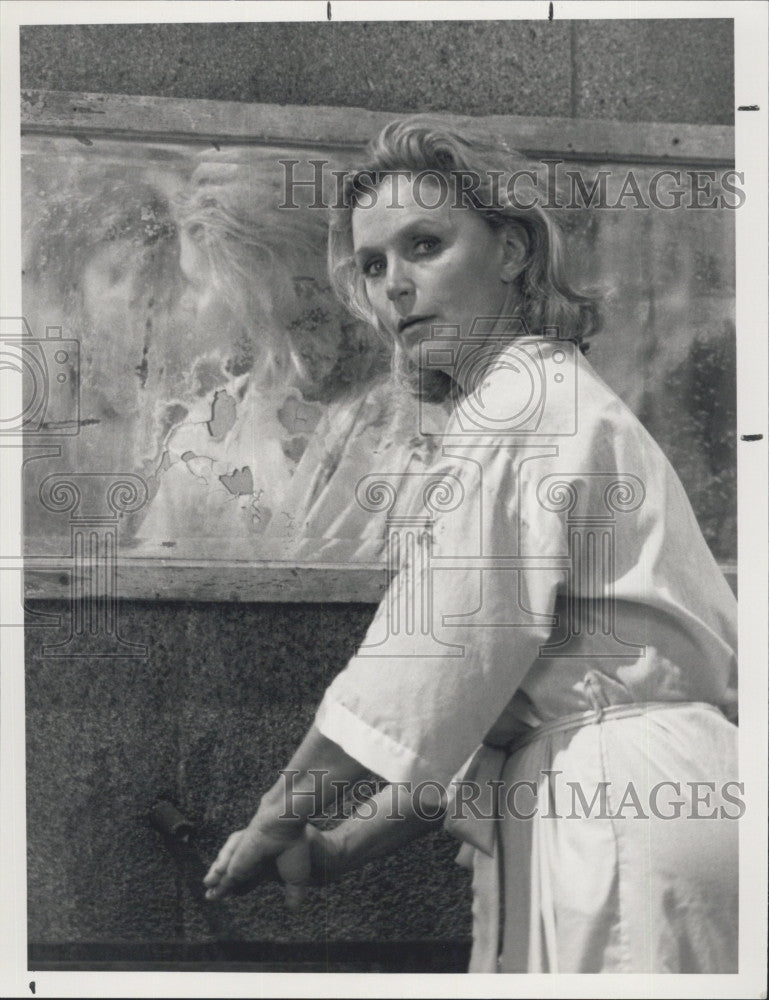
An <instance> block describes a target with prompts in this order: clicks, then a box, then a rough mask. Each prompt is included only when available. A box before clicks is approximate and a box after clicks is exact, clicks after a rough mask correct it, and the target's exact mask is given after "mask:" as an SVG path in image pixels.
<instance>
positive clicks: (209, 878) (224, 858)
mask: <svg viewBox="0 0 769 1000" xmlns="http://www.w3.org/2000/svg"><path fill="white" fill-rule="evenodd" d="M298 835H299V836H300V835H301V834H299V833H298V831H296V830H295V829H292V830H291V831H290V832H283V831H280V833H279V834H278V835H277V836H276V834H275V833H273V832H268V831H265V830H264V829H263V828H262V826H261V825H260V824H259V823H257V822H255V821H253V820H252V822H251V823H250V824H249V826H248V827H246V829H245V830H237V831H236V832H235V833H233V834H231V836H230V837H228V838H227V841H226V842H225V844H224V847H222V849H221V851H219V854H218V856H217V858H216V861H214V863H213V864H212V865H211V868H210V869H209V871H208V873H207V874H206V876H205V878H204V879H203V883H204V885H205V886H206V887H207V891H206V899H208V900H218V899H223V898H224V897H225V896H229V895H240V894H242V893H244V892H248V891H249V890H250V889H253V888H254V886H257V885H262V884H263V883H265V882H275V881H278V879H279V878H280V876H279V874H278V870H277V867H276V864H275V857H276V855H278V854H280V853H281V852H282V851H283V850H285V849H286V848H287V847H290V846H291V845H292V844H293V843H294V842H295V841H296V838H297V836H298Z"/></svg>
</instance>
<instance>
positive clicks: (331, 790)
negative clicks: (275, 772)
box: [203, 725, 367, 900]
mask: <svg viewBox="0 0 769 1000" xmlns="http://www.w3.org/2000/svg"><path fill="white" fill-rule="evenodd" d="M366 773H367V772H366V769H365V768H364V767H363V765H362V764H360V763H359V762H358V761H357V760H355V759H354V758H353V757H350V755H349V754H347V753H345V751H344V750H343V749H342V748H341V747H340V746H339V745H338V744H337V743H334V742H332V741H331V740H329V739H327V738H326V737H325V736H323V735H322V734H321V733H320V731H319V730H318V729H317V728H316V726H315V725H313V726H311V727H310V730H309V732H308V733H307V735H306V736H305V738H304V740H303V741H302V744H301V746H300V747H299V749H298V750H297V751H296V753H295V754H294V756H293V757H292V758H291V760H290V761H289V764H288V767H287V768H285V770H284V771H283V772H282V774H281V777H280V778H279V779H278V780H277V781H276V782H275V784H274V785H273V786H272V788H270V790H269V791H268V792H266V794H265V795H263V796H262V799H261V801H260V803H259V808H258V809H257V811H256V813H255V815H254V817H253V819H252V820H251V822H250V823H249V824H248V826H247V827H246V828H245V829H244V830H238V831H236V832H235V833H233V834H232V835H231V836H230V837H229V839H228V840H227V842H226V843H225V845H224V847H223V848H222V849H221V851H220V852H219V855H218V857H217V859H216V861H215V862H214V863H213V865H211V868H210V869H209V871H208V874H207V875H206V877H205V879H204V880H203V882H204V884H205V885H206V886H207V892H206V898H207V899H210V900H215V899H222V898H223V897H224V896H227V895H230V894H232V893H234V892H238V891H243V889H245V888H247V887H250V886H252V885H257V884H259V882H263V881H265V880H268V879H270V878H272V877H274V871H275V868H274V863H273V861H274V859H275V858H276V857H277V856H278V855H279V854H282V853H283V852H284V851H286V850H287V849H288V848H289V847H291V846H292V845H294V844H295V843H296V841H297V840H298V839H299V838H301V836H302V831H303V830H304V827H305V824H306V823H307V818H308V817H309V816H311V815H312V814H313V813H315V812H320V811H321V810H322V808H323V806H325V805H326V804H327V803H328V802H330V801H331V799H332V798H333V796H334V794H335V791H336V790H337V789H338V788H339V785H337V786H336V789H335V787H334V785H332V784H331V782H344V783H352V782H354V781H357V780H359V779H360V778H362V777H363V776H364V775H365V774H366Z"/></svg>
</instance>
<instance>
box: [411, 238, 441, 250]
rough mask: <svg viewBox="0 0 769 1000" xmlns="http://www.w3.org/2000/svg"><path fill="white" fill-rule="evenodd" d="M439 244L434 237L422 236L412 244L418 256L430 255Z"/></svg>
mask: <svg viewBox="0 0 769 1000" xmlns="http://www.w3.org/2000/svg"><path fill="white" fill-rule="evenodd" d="M440 242H441V241H440V240H438V239H436V238H435V237H434V236H424V237H422V238H421V239H419V240H417V241H416V242H415V243H414V249H415V250H416V251H417V253H420V254H428V253H432V252H433V251H434V250H436V249H437V248H438V246H440Z"/></svg>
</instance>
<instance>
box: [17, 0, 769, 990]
mask: <svg viewBox="0 0 769 1000" xmlns="http://www.w3.org/2000/svg"><path fill="white" fill-rule="evenodd" d="M332 10H333V17H334V20H356V21H365V20H378V21H385V20H403V19H409V20H475V19H479V16H480V15H482V19H483V20H493V19H499V20H520V19H537V20H538V19H540V18H544V17H546V16H547V3H546V2H544V0H543V2H537V3H524V2H519V3H516V4H515V5H512V4H511V3H509V2H505V3H498V2H485V3H484V4H483V5H482V6H481V5H479V4H477V3H474V4H470V3H467V4H466V3H460V2H458V0H457V2H449V3H441V4H438V3H435V2H430V0H426V2H421V3H400V2H387V3H386V2H382V0H379V2H376V3H357V2H352V0H332ZM768 13H769V7H767V6H766V5H765V4H764V3H763V2H760V0H741V2H726V0H719V2H707V3H696V4H695V3H687V2H684V3H681V2H675V3H668V2H657V0H646V2H644V3H637V2H632V3H596V2H579V3H576V2H570V3H568V4H566V3H564V2H562V0H555V3H554V16H555V17H557V18H560V19H564V18H569V17H577V18H579V19H587V18H598V19H606V20H608V19H614V18H628V19H646V18H666V19H667V18H707V17H718V18H724V17H728V18H733V19H734V22H735V71H736V105H739V104H759V105H760V107H761V110H760V112H758V113H756V112H751V113H739V112H737V113H736V161H737V169H738V170H743V171H744V172H745V181H744V190H745V192H746V195H747V208H746V209H745V210H743V211H741V212H739V213H738V216H737V220H736V221H737V328H738V359H737V360H738V378H739V397H738V433H739V434H752V433H760V434H763V435H764V439H763V441H761V442H741V443H740V451H739V468H738V480H739V583H740V586H739V593H740V659H741V663H742V671H741V679H742V681H743V685H742V689H741V692H740V708H741V732H740V742H741V767H742V775H741V776H742V778H743V779H744V781H745V785H746V795H745V797H746V800H747V805H748V808H747V811H746V813H745V816H744V817H743V819H742V820H741V821H740V824H741V827H740V832H741V865H740V907H741V910H740V916H741V934H740V969H741V971H740V973H739V974H737V975H733V976H731V975H723V976H713V977H705V976H654V975H648V976H640V975H637V976H613V975H603V976H564V975H557V976H535V975H525V976H498V977H488V976H483V977H478V976H469V975H462V976H459V977H455V976H443V975H441V976H434V975H428V974H424V975H420V976H417V977H415V976H411V975H409V976H405V975H404V976H401V975H386V976H382V975H377V974H373V973H370V974H366V975H365V976H362V977H358V976H353V975H338V974H333V973H329V974H325V975H322V976H320V975H316V974H313V975H295V974H289V973H270V974H267V973H265V974H236V973H227V974H215V973H210V974H209V973H196V974H195V975H194V976H191V975H190V974H189V973H183V972H180V973H177V972H174V973H150V974H148V973H61V972H50V973H35V974H34V977H33V976H32V975H31V974H29V973H28V972H27V971H26V933H25V928H26V891H25V890H26V883H25V854H26V841H25V788H24V731H23V719H24V665H23V648H22V630H21V629H19V628H4V629H2V630H1V631H0V658H1V659H2V674H1V675H0V694H1V695H2V707H1V708H0V712H1V714H0V739H1V740H2V759H1V760H0V790H1V791H2V798H3V808H2V812H0V823H2V826H1V827H0V859H2V868H0V871H1V872H2V876H1V878H2V890H1V891H0V897H1V898H2V904H0V905H1V906H2V909H0V962H1V963H2V964H1V965H0V976H1V977H2V978H1V979H0V993H1V994H2V995H5V996H31V995H32V994H31V991H30V988H29V982H30V980H31V979H33V978H34V980H35V986H36V995H37V996H51V995H58V996H74V997H91V996H94V997H97V996H98V997H106V996H115V997H118V996H156V997H159V996H204V995H206V996H217V997H219V996H222V997H223V996H238V997H240V996H253V995H254V994H256V995H273V996H303V995H309V994H313V995H317V996H339V995H340V994H349V993H352V992H358V991H360V993H361V994H363V995H371V996H391V995H399V996H423V997H428V996H446V995H448V996H458V997H459V996H466V997H471V996H472V997H475V996H508V995H525V996H543V997H556V996H557V997H564V996H573V997H599V996H612V997H616V996H620V995H622V996H627V997H660V998H663V997H671V998H679V997H690V996H691V997H699V996H702V997H759V996H760V994H761V991H762V990H765V988H766V941H767V925H766V884H765V876H766V856H767V837H766V834H767V829H766V788H767V762H766V756H765V747H766V733H767V707H766V692H767V647H766V635H767V627H766V626H767V600H766V580H767V525H766V510H767V507H768V506H769V503H768V501H767V472H768V471H769V469H768V466H767V440H766V437H767V401H766V389H767V386H766V371H767V342H768V339H769V338H768V337H767V312H768V311H769V310H768V308H767V275H766V248H767V194H766V191H767V176H768V174H767V113H766V102H767V90H768V81H767V14H768ZM0 16H1V17H2V24H1V25H0V37H2V45H3V49H2V56H3V58H2V84H1V85H2V109H1V115H2V116H1V118H0V123H1V126H0V127H1V128H2V135H3V141H2V144H1V145H0V155H1V156H2V162H1V163H0V169H1V170H2V183H3V199H2V205H3V211H2V214H1V217H0V239H1V241H2V243H1V248H0V252H2V261H3V265H2V273H0V315H5V316H8V315H20V314H21V310H20V308H19V306H20V301H21V294H20V292H21V290H20V277H19V276H20V266H19V263H18V260H19V258H18V250H19V235H20V223H19V210H18V191H19V152H18V143H17V141H16V140H15V137H16V136H17V135H18V127H19V111H18V108H19V83H18V81H19V47H18V38H19V36H18V27H19V25H20V24H22V23H23V24H64V23H92V24H95V23H101V24H114V23H146V22H179V23H190V22H222V21H233V20H237V21H289V20H290V21H325V20H326V3H325V2H320V0H319V2H312V3H306V2H305V3H292V4H291V6H290V7H289V5H288V4H287V3H285V2H278V3H273V2H264V0H262V2H246V0H243V2H239V3H237V4H232V3H218V4H211V3H199V2H185V3H174V2H171V3H168V2H152V3H140V2H131V3H120V4H118V3H110V4H103V3H100V2H68V3H66V4H62V3H59V2H37V0H24V2H20V0H4V2H3V3H2V7H0ZM19 462H20V452H19V450H18V449H12V448H7V447H3V448H0V476H2V479H3V482H4V483H9V482H10V483H11V484H12V489H11V494H12V497H15V503H11V504H9V503H8V502H7V497H6V498H5V500H6V502H4V504H3V509H2V515H3V516H2V530H3V533H4V534H5V535H6V538H8V537H11V538H12V539H14V538H16V537H17V533H18V531H19V510H18V506H19V505H18V496H19V490H18V486H17V485H16V484H18V472H19ZM13 486H16V488H15V489H14V488H13ZM7 544H8V543H7V541H6V543H4V545H6V546H7ZM3 552H4V554H9V553H8V549H7V548H4V549H3ZM5 575H8V574H5ZM0 579H2V578H1V577H0ZM5 584H7V581H4V586H3V588H2V591H1V592H0V599H2V600H5V601H8V600H10V601H11V604H13V600H14V598H15V593H14V592H12V593H11V594H10V595H9V593H8V588H7V586H6V585H5ZM16 593H17V592H16ZM3 614H5V615H6V616H7V614H8V611H7V610H6V611H4V612H3ZM2 620H8V619H7V617H6V618H3V619H2ZM765 995H766V994H765V993H764V996H765Z"/></svg>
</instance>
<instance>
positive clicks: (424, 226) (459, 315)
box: [352, 176, 511, 362]
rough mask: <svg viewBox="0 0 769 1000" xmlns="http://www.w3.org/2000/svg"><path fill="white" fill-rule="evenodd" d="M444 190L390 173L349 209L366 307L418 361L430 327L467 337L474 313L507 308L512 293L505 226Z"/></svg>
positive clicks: (480, 315) (493, 314)
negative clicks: (370, 196)
mask: <svg viewBox="0 0 769 1000" xmlns="http://www.w3.org/2000/svg"><path fill="white" fill-rule="evenodd" d="M443 194H444V197H443V198H441V197H440V196H441V188H440V187H439V184H438V182H437V181H435V180H433V179H431V178H424V183H422V184H421V185H420V186H419V188H418V189H415V186H414V183H413V181H412V180H411V179H410V178H408V177H405V176H388V177H385V178H384V180H383V181H382V182H381V183H380V184H379V186H378V187H377V189H376V195H377V197H376V201H375V203H374V204H372V205H371V206H370V207H368V206H365V207H356V208H355V209H354V210H353V214H352V238H353V249H354V251H355V260H356V265H357V267H358V268H359V269H360V271H361V272H362V274H363V279H364V283H365V289H366V294H367V295H368V299H369V302H370V303H371V307H372V309H373V310H374V313H375V314H376V317H377V319H378V320H379V323H380V324H381V326H382V327H383V329H384V330H386V331H387V332H388V333H389V334H391V335H392V336H393V337H394V338H395V339H396V340H397V342H398V343H400V345H401V346H402V348H403V349H404V351H405V352H406V354H407V355H408V356H409V357H410V358H411V359H412V360H413V361H415V362H418V361H419V344H420V342H421V341H422V340H425V339H429V338H430V337H431V335H432V327H433V326H435V325H443V326H455V327H459V333H460V336H462V337H467V336H468V335H469V334H470V332H471V330H472V327H473V322H474V321H475V320H476V319H477V318H488V317H498V316H500V315H503V314H504V309H505V304H506V302H507V301H508V292H509V291H510V280H511V279H510V277H509V274H508V271H509V260H508V257H509V255H508V254H507V253H506V249H507V247H506V235H505V230H504V229H499V230H494V229H492V228H491V227H490V226H489V224H488V223H487V222H486V221H485V219H484V218H483V217H482V216H481V215H480V214H479V213H478V212H476V211H475V210H474V209H471V208H462V207H456V206H455V205H454V204H452V202H453V200H454V199H453V197H452V196H449V197H446V196H445V195H446V189H445V188H444V189H443ZM433 205H435V206H436V207H432V206H433Z"/></svg>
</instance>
